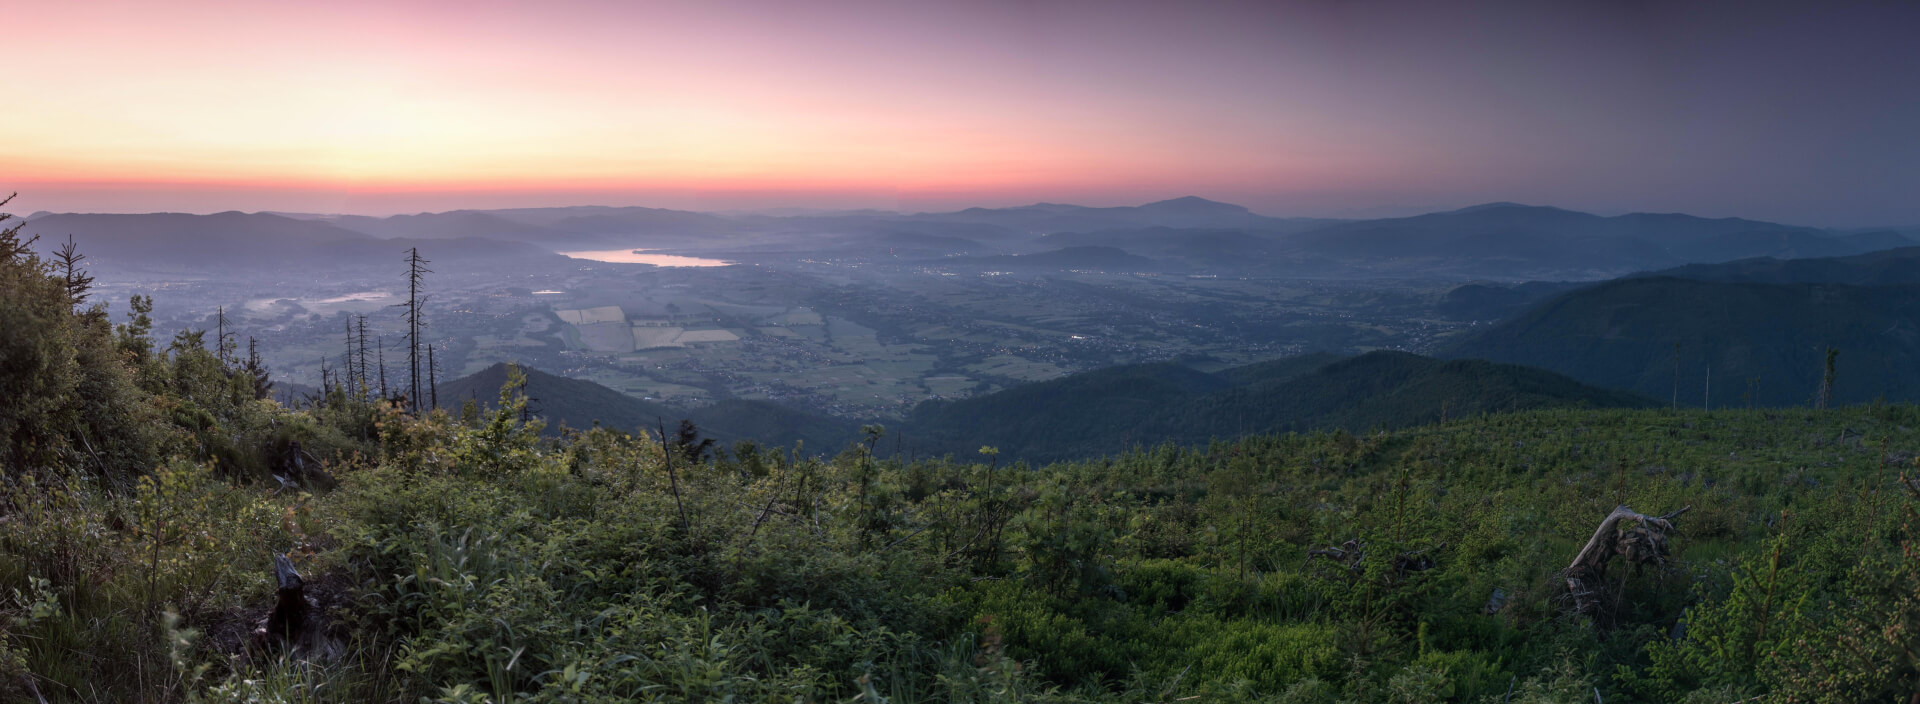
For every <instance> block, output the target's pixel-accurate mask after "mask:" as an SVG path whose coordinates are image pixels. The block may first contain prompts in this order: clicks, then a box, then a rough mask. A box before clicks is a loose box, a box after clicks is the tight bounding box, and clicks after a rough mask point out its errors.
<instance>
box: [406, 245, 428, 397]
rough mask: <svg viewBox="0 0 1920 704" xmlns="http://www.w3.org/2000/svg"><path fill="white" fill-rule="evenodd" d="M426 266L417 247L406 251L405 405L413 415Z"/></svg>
mask: <svg viewBox="0 0 1920 704" xmlns="http://www.w3.org/2000/svg"><path fill="white" fill-rule="evenodd" d="M427 264H428V262H427V260H425V259H421V258H420V248H419V247H414V248H411V249H408V250H407V303H406V306H407V369H408V370H409V371H408V376H407V389H408V391H407V404H408V407H409V408H410V409H411V410H412V411H413V412H414V413H419V412H420V398H421V396H420V328H421V327H424V323H423V321H421V319H420V308H421V306H422V305H424V304H425V303H426V299H424V298H422V297H421V296H420V285H421V284H422V283H423V282H425V281H426V275H427V274H431V273H433V270H431V269H428V268H427V266H426V265H427Z"/></svg>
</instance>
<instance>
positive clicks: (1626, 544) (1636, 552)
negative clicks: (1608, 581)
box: [1562, 506, 1693, 616]
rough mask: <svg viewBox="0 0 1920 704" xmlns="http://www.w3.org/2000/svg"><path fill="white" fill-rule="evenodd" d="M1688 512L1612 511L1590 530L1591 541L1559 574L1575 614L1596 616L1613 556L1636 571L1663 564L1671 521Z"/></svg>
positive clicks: (1625, 509) (1683, 510)
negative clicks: (1640, 568)
mask: <svg viewBox="0 0 1920 704" xmlns="http://www.w3.org/2000/svg"><path fill="white" fill-rule="evenodd" d="M1691 508H1693V507H1692V506H1687V507H1685V508H1682V509H1680V510H1678V511H1674V512H1673V513H1669V514H1667V515H1664V516H1648V515H1644V514H1641V513H1639V512H1636V511H1634V510H1633V509H1631V508H1627V507H1626V506H1616V507H1614V509H1613V512H1612V513H1609V514H1607V517H1606V518H1605V519H1602V520H1601V521H1600V526H1599V527H1598V528H1595V529H1594V530H1593V537H1592V538H1590V539H1588V540H1587V544H1586V546H1585V547H1582V548H1580V554H1578V555H1575V556H1574V558H1573V562H1572V563H1571V564H1569V565H1567V568H1566V569H1565V570H1564V571H1562V574H1563V575H1564V576H1565V578H1566V580H1567V591H1568V592H1570V593H1571V594H1572V596H1573V608H1574V610H1575V611H1578V612H1580V613H1583V614H1586V615H1588V616H1593V615H1596V614H1598V613H1599V611H1600V605H1601V602H1602V601H1603V599H1602V598H1601V596H1602V595H1601V591H1600V584H1601V579H1602V578H1603V577H1605V576H1606V572H1607V563H1608V562H1610V561H1612V560H1613V558H1614V556H1616V555H1618V556H1620V557H1623V558H1625V559H1626V561H1627V562H1628V563H1630V564H1632V565H1634V566H1635V567H1640V566H1645V565H1653V566H1656V567H1657V566H1661V565H1664V564H1666V559H1667V554H1668V552H1667V540H1668V538H1669V537H1670V536H1672V535H1673V533H1674V532H1675V529H1674V527H1673V519H1674V518H1677V517H1679V516H1680V514H1683V513H1686V512H1687V510H1688V509H1691ZM1623 524H1629V525H1623Z"/></svg>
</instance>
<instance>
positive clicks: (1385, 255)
mask: <svg viewBox="0 0 1920 704" xmlns="http://www.w3.org/2000/svg"><path fill="white" fill-rule="evenodd" d="M1289 244H1290V245H1291V246H1292V247H1294V248H1295V249H1296V250H1298V251H1302V252H1311V253H1315V254H1318V255H1321V256H1325V257H1328V258H1331V259H1334V260H1337V261H1344V262H1347V263H1349V264H1351V265H1354V266H1362V267H1370V268H1371V269H1372V270H1374V271H1376V272H1379V273H1389V272H1402V273H1405V272H1412V271H1419V270H1426V271H1451V272H1455V273H1459V274H1468V275H1480V276H1506V277H1522V278H1588V279H1592V278H1606V277H1611V276H1617V275H1621V274H1626V273H1630V272H1633V271H1644V270H1648V269H1660V268H1667V267H1672V266H1678V265H1682V264H1686V263H1690V262H1721V261H1728V260H1734V259H1744V258H1750V257H1760V256H1770V257H1776V258H1799V257H1826V256H1840V255H1850V254H1860V253H1863V252H1867V251H1871V250H1873V249H1879V248H1884V247H1886V246H1889V245H1891V246H1899V245H1901V244H1912V243H1911V242H1910V241H1907V240H1906V238H1904V237H1902V236H1900V235H1898V234H1897V233H1891V232H1887V233H1868V234H1864V235H1863V234H1859V233H1854V234H1836V233H1832V232H1828V231H1826V230H1821V229H1818V228H1811V227H1799V226H1793V225H1781V224H1778V223H1768V222H1760V221H1755V220H1745V219H1741V218H1718V219H1711V218H1701V217H1695V216H1692V215H1682V214H1672V213H1632V214H1628V215H1619V216H1613V217H1603V216H1599V215H1594V214H1591V213H1583V212H1578V211H1572V210H1565V209H1561V208H1552V207H1544V206H1527V205H1519V204H1513V203H1489V204H1486V205H1479V206H1474V207H1470V208H1463V209H1460V210H1454V211H1449V212H1443V213H1429V214H1426V215H1417V216H1413V217H1406V218H1387V219H1381V220H1362V221H1354V222H1346V223H1340V224H1335V225H1330V226H1327V227H1324V228H1320V229H1316V230H1313V231H1310V232H1307V233H1303V234H1301V235H1299V236H1297V237H1295V238H1293V239H1292V240H1291V241H1290V242H1289Z"/></svg>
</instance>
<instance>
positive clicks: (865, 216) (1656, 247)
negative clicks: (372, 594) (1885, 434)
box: [29, 196, 1914, 280]
mask: <svg viewBox="0 0 1920 704" xmlns="http://www.w3.org/2000/svg"><path fill="white" fill-rule="evenodd" d="M29 227H30V230H29V231H30V232H38V233H41V234H43V235H45V239H47V240H49V241H51V240H55V239H63V238H64V236H65V234H66V231H72V232H73V233H74V235H75V236H76V238H81V239H84V240H86V241H83V242H81V246H82V248H83V251H87V252H88V254H89V256H94V257H96V260H97V261H101V262H103V263H105V262H110V261H111V260H119V261H125V262H132V263H139V264H144V265H166V264H170V263H172V262H173V260H182V261H189V262H190V261H192V260H193V258H195V257H205V256H218V257H224V258H225V259H226V260H227V261H229V262H234V263H239V262H245V263H249V264H252V265H256V266H260V265H271V264H274V263H280V264H281V265H283V266H284V265H285V262H294V261H298V262H302V264H303V265H306V264H319V265H325V266H332V265H340V264H343V263H349V262H352V261H354V260H355V259H356V258H359V257H364V256H369V254H368V253H370V252H373V251H376V250H378V251H385V249H390V248H391V247H392V246H393V245H395V244H402V245H403V246H421V247H423V248H425V247H433V248H436V249H438V250H439V251H440V252H441V254H440V256H443V257H453V258H462V259H469V260H477V259H484V258H489V257H493V258H501V259H503V260H506V259H511V258H514V257H524V256H528V255H531V254H533V253H534V251H535V250H544V252H548V253H550V252H553V251H566V250H572V249H612V248H620V247H640V248H651V249H666V250H668V251H682V252H690V253H702V252H709V253H724V254H726V255H727V256H728V257H729V258H748V259H750V258H752V257H755V256H772V257H775V258H782V259H784V258H785V257H786V256H787V255H788V254H789V253H793V252H830V253H834V254H840V253H845V254H846V255H849V256H871V257H881V256H893V257H903V258H906V259H908V260H912V259H915V258H927V257H946V256H952V255H959V256H964V257H972V258H989V257H1032V256H1036V255H1043V254H1044V255H1046V256H1043V257H1040V258H1037V259H1023V260H1008V261H1011V262H1014V263H1017V264H1021V265H1030V266H1027V268H1030V269H1042V270H1045V269H1060V268H1090V269H1107V268H1115V269H1125V270H1129V271H1155V272H1166V273H1197V274H1227V275H1254V276H1298V277H1307V278H1379V277H1394V278H1407V277H1415V278H1426V277H1444V278H1462V279H1476V278H1479V279H1505V280H1523V279H1539V280H1599V279H1606V278H1612V277H1615V276H1620V275H1625V274H1629V273H1633V272H1641V271H1650V270H1660V269H1668V268H1671V267H1676V266H1683V265H1687V264H1691V263H1717V262H1724V261H1731V260H1738V259H1748V258H1755V257H1772V258H1776V259H1800V258H1810V257H1832V256H1846V255H1857V254H1863V253H1867V252H1872V251H1877V250H1883V249H1889V248H1898V247H1905V246H1912V245H1913V244H1914V242H1913V241H1912V240H1911V239H1909V238H1907V237H1906V236H1905V235H1903V234H1901V233H1899V232H1896V231H1892V230H1876V231H1848V232H1836V231H1828V230H1822V229H1818V228H1811V227H1799V226H1792V225H1781V224H1778V223H1768V222H1760V221H1755V220H1746V219H1741V218H1717V219H1714V218H1700V217H1695V216H1691V215H1682V214H1670V213H1633V214H1628V215H1620V216H1613V217H1603V216H1599V215H1594V214H1591V213H1583V212H1578V211H1573V210H1566V209H1562V208H1553V207H1544V206H1528V205H1519V204H1513V203H1488V204H1484V205H1478V206H1473V207H1469V208H1462V209H1459V210H1453V211H1446V212H1439V213H1428V214H1425V215H1417V216H1412V217H1404V218H1385V219H1375V220H1324V219H1314V218H1276V217H1269V216H1264V215H1259V214H1256V213H1253V212H1252V211H1250V210H1248V209H1247V208H1245V207H1242V206H1238V205H1233V204H1230V203H1220V202H1217V201H1211V200H1207V199H1204V198H1198V197H1193V196H1187V197H1182V198H1174V199H1171V200H1164V201H1158V202H1154V203H1147V204H1145V205H1139V206H1125V207H1087V206H1079V205H1067V204H1060V203H1036V204H1033V205H1026V206H1019V207H1013V208H968V209H965V210H959V211H953V212H944V213H916V214H900V213H884V212H865V211H860V212H838V213H826V214H803V215H793V216H772V215H719V214H712V213H699V212H692V211H682V210H670V209H661V208H645V207H611V206H578V207H565V208H507V209H498V210H456V211H448V212H444V213H420V214H413V215H395V216H391V217H385V218H375V217H366V216H357V215H338V216H335V215H301V216H282V215H276V214H268V213H253V214H247V213H219V214H215V215H181V214H151V215H75V214H50V215H39V214H37V215H36V216H35V217H34V218H33V219H32V220H30V222H29ZM454 241H457V242H459V243H460V244H459V245H458V246H455V247H447V246H446V245H447V244H448V243H449V242H454ZM1080 248H1110V249H1111V250H1113V251H1096V250H1083V249H1080ZM1062 250H1076V252H1075V253H1074V254H1070V255H1068V254H1059V253H1057V252H1059V251H1062ZM1049 253H1053V254H1049ZM734 255H738V256H737V257H736V256H734ZM1096 255H1097V256H1096ZM1074 257H1079V258H1082V259H1087V258H1095V259H1098V260H1099V261H1098V262H1096V263H1085V262H1082V263H1081V264H1084V266H1076V263H1075V262H1073V261H1066V260H1069V259H1072V258H1074ZM1135 257H1138V258H1141V259H1144V260H1146V261H1140V260H1136V259H1130V258H1135ZM430 258H434V257H433V256H432V255H430ZM1049 258H1055V259H1061V260H1062V261H1060V262H1049V261H1048V259H1049Z"/></svg>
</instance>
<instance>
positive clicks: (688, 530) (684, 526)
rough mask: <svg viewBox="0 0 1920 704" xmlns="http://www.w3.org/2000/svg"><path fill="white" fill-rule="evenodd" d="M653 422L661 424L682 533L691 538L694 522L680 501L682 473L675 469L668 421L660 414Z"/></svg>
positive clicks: (663, 449)
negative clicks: (668, 437)
mask: <svg viewBox="0 0 1920 704" xmlns="http://www.w3.org/2000/svg"><path fill="white" fill-rule="evenodd" d="M653 422H654V423H657V424H659V426H660V456H661V457H662V458H663V459H665V460H666V462H667V485H668V486H670V487H672V488H673V505H674V507H675V508H677V509H679V510H680V534H681V535H684V536H687V537H688V538H689V539H691V538H692V537H693V524H691V523H688V522H687V505H686V504H684V503H681V502H680V475H679V474H677V473H675V472H674V471H673V447H672V446H671V445H668V444H667V422H666V421H665V420H662V419H661V418H660V417H659V416H654V419H653ZM641 432H646V431H641Z"/></svg>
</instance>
